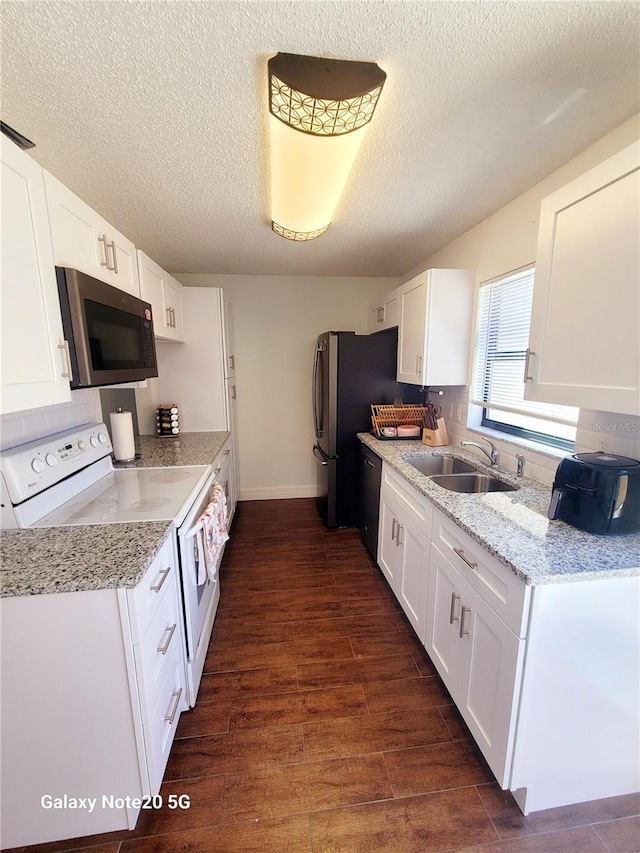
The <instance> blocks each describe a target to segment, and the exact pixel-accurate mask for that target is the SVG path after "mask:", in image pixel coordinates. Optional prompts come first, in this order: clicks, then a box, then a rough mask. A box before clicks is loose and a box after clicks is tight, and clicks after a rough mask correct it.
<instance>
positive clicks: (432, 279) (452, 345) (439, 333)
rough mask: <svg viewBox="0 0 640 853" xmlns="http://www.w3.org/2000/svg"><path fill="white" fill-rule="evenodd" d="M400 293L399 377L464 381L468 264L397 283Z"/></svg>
mask: <svg viewBox="0 0 640 853" xmlns="http://www.w3.org/2000/svg"><path fill="white" fill-rule="evenodd" d="M398 299H399V322H398V371H397V379H398V382H408V383H410V384H412V385H465V384H467V382H468V374H469V365H468V361H469V346H470V342H471V314H472V306H473V273H472V272H471V270H449V269H433V270H427V271H426V272H423V273H420V275H417V276H416V277H415V278H413V279H411V281H408V282H407V283H406V284H403V285H402V286H401V287H400V288H398Z"/></svg>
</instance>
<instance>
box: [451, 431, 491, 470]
mask: <svg viewBox="0 0 640 853" xmlns="http://www.w3.org/2000/svg"><path fill="white" fill-rule="evenodd" d="M482 440H483V441H486V442H487V444H488V445H489V447H490V448H491V450H487V448H486V447H483V446H482V445H481V444H478V442H477V441H461V442H460V445H461V447H477V448H478V450H481V451H482V452H483V453H484V455H485V456H486V457H487V459H488V460H489V463H490V465H491V467H492V468H493V467H494V466H495V465H497V464H498V463H499V462H500V451H499V450H498V448H497V447H496V446H495V445H494V443H493V442H492V441H489V439H488V438H483V439H482Z"/></svg>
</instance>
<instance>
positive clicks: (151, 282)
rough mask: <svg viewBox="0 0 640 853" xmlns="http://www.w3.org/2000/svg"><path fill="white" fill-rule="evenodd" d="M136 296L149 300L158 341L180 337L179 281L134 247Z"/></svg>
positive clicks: (181, 336) (180, 304) (180, 338)
mask: <svg viewBox="0 0 640 853" xmlns="http://www.w3.org/2000/svg"><path fill="white" fill-rule="evenodd" d="M137 254H138V271H139V276H140V297H141V299H144V301H145V302H149V303H150V304H151V311H152V314H153V334H154V336H155V337H156V338H157V339H158V340H161V341H179V342H182V341H184V328H183V325H184V324H183V318H182V290H183V288H182V285H181V284H180V282H179V281H176V279H175V278H173V277H172V276H170V275H169V273H168V272H165V270H163V269H162V267H161V266H160V265H159V264H157V263H156V262H155V261H154V260H152V259H151V258H150V257H149V256H148V255H146V254H145V253H144V252H142V251H140V249H138V253H137Z"/></svg>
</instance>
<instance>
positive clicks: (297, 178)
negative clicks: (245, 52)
mask: <svg viewBox="0 0 640 853" xmlns="http://www.w3.org/2000/svg"><path fill="white" fill-rule="evenodd" d="M268 67H269V112H270V116H269V123H270V135H271V220H272V221H271V226H272V228H273V230H274V231H275V232H276V233H277V234H280V235H281V236H282V237H286V238H287V239H289V240H299V241H300V240H313V239H314V238H315V237H319V236H320V234H323V233H324V232H325V231H326V230H327V228H328V227H329V225H330V223H331V219H332V217H333V213H334V211H335V209H336V206H337V204H338V201H339V199H340V196H341V195H342V191H343V189H344V187H345V184H346V182H347V178H348V177H349V172H350V171H351V167H352V166H353V163H354V160H355V158H356V154H357V153H358V149H359V147H360V144H361V142H362V139H363V136H364V134H365V132H366V128H367V125H368V124H369V122H370V121H371V118H372V116H373V113H374V110H375V107H376V104H377V102H378V98H379V96H380V92H381V91H382V86H383V85H384V81H385V79H386V76H387V75H386V74H385V73H384V71H382V69H381V68H380V67H379V66H378V65H376V63H375V62H351V61H347V60H342V59H321V58H319V57H314V56H299V55H297V54H293V53H278V54H276V56H274V57H272V58H271V59H270V60H269V65H268Z"/></svg>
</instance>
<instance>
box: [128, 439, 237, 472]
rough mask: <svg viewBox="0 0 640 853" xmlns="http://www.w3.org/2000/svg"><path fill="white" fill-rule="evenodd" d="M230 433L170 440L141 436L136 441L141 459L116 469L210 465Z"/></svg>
mask: <svg viewBox="0 0 640 853" xmlns="http://www.w3.org/2000/svg"><path fill="white" fill-rule="evenodd" d="M229 435H230V433H228V432H224V431H221V432H182V433H180V435H176V436H175V437H171V438H158V436H156V435H141V436H140V437H139V439H138V440H137V441H136V453H138V452H139V453H140V458H139V459H134V460H133V461H132V462H115V463H114V466H115V467H116V468H172V467H174V466H176V465H211V463H212V462H213V460H214V459H215V458H216V456H217V455H218V453H220V451H221V450H222V446H223V445H224V443H225V441H226V440H227V439H228V438H229Z"/></svg>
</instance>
